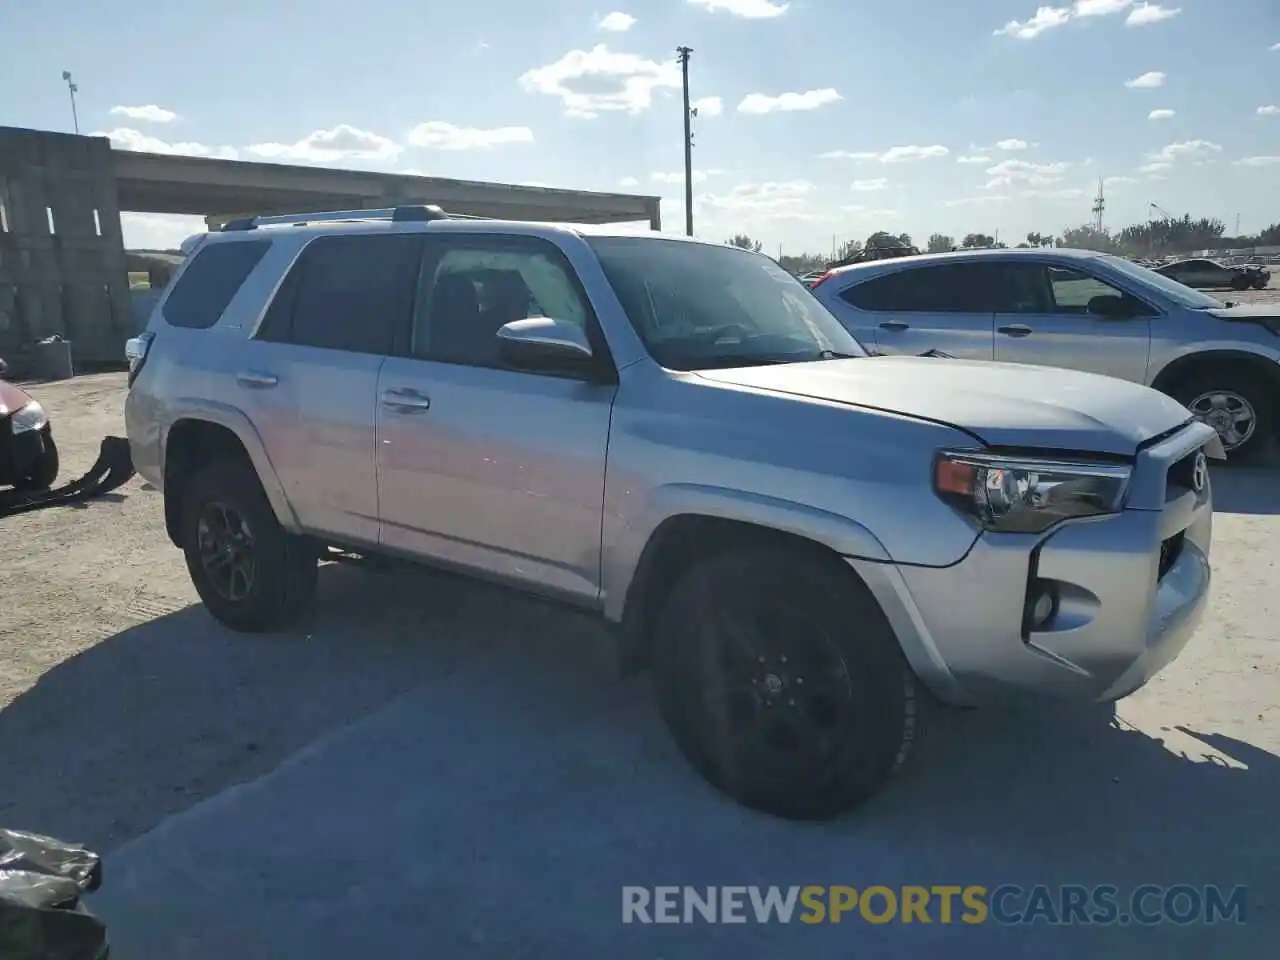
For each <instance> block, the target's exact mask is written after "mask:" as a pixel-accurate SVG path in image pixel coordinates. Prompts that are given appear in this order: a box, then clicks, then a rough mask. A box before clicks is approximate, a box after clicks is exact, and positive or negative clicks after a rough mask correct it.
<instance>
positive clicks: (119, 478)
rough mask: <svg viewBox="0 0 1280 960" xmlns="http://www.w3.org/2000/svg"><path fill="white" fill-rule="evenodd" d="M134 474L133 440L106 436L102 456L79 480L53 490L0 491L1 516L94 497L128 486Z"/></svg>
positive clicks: (99, 455)
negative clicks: (131, 450) (131, 444)
mask: <svg viewBox="0 0 1280 960" xmlns="http://www.w3.org/2000/svg"><path fill="white" fill-rule="evenodd" d="M133 475H134V469H133V459H132V457H131V456H130V454H129V441H128V440H126V439H125V438H124V437H104V438H103V440H102V447H101V449H100V450H99V452H98V459H97V460H96V461H94V464H93V466H92V467H90V468H89V471H88V472H87V473H85V475H84V476H82V477H80V478H79V479H78V480H73V481H71V482H70V483H66V484H63V485H62V486H60V487H53V488H52V489H49V490H31V491H27V490H6V491H0V517H8V516H12V515H13V514H17V513H27V512H29V511H32V510H43V509H45V508H46V507H61V506H68V505H70V504H73V503H80V502H82V501H85V500H91V499H93V498H94V497H100V496H102V495H103V494H104V493H110V492H111V491H112V490H115V489H116V488H117V487H120V486H122V485H124V484H125V483H127V482H128V481H129V480H130V478H132V477H133Z"/></svg>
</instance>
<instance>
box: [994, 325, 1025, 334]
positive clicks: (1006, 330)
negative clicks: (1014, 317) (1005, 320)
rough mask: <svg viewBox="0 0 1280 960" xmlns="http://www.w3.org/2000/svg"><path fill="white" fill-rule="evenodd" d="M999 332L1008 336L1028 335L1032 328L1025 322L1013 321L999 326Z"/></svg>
mask: <svg viewBox="0 0 1280 960" xmlns="http://www.w3.org/2000/svg"><path fill="white" fill-rule="evenodd" d="M996 331H997V332H998V333H1003V334H1004V335H1005V336H1006V337H1028V336H1030V335H1031V333H1032V330H1031V328H1030V327H1028V326H1027V325H1026V324H1025V323H1011V324H1009V325H1008V326H1007V327H997V328H996Z"/></svg>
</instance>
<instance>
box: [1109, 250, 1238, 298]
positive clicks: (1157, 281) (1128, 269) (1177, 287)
mask: <svg viewBox="0 0 1280 960" xmlns="http://www.w3.org/2000/svg"><path fill="white" fill-rule="evenodd" d="M1100 259H1102V260H1103V261H1105V262H1106V264H1107V265H1108V266H1109V267H1111V269H1113V270H1115V271H1117V272H1119V273H1123V274H1126V275H1128V276H1130V277H1133V278H1134V279H1135V280H1137V281H1138V282H1140V283H1143V284H1145V285H1147V286H1149V287H1155V288H1156V289H1157V290H1159V291H1160V292H1161V293H1163V294H1164V295H1165V296H1166V297H1168V298H1169V299H1170V300H1173V301H1174V302H1175V303H1178V304H1180V305H1181V306H1184V307H1189V308H1191V309H1192V310H1209V309H1213V308H1221V307H1225V306H1226V304H1225V303H1223V302H1222V301H1221V300H1216V299H1214V298H1213V297H1211V296H1209V295H1208V294H1207V293H1201V292H1200V291H1199V290H1193V289H1192V288H1191V287H1188V286H1186V285H1185V284H1181V283H1179V282H1178V281H1177V280H1170V279H1169V278H1168V277H1166V276H1165V275H1164V274H1162V273H1157V272H1156V271H1154V270H1151V269H1149V268H1148V267H1140V266H1138V265H1137V264H1136V263H1131V262H1129V261H1128V260H1124V259H1122V258H1120V257H1113V256H1110V255H1109V254H1108V255H1104V256H1102V257H1101V258H1100Z"/></svg>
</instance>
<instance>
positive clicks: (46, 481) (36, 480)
mask: <svg viewBox="0 0 1280 960" xmlns="http://www.w3.org/2000/svg"><path fill="white" fill-rule="evenodd" d="M43 443H44V452H43V453H41V454H40V458H39V459H38V460H37V461H36V465H35V467H34V468H32V471H31V473H30V474H29V475H28V476H25V477H23V478H21V479H20V480H19V481H18V482H17V483H16V484H15V485H14V487H15V489H17V490H27V491H29V490H48V489H49V488H50V487H52V486H53V482H54V481H55V480H57V479H58V470H59V463H58V446H57V444H55V443H54V442H53V437H52V436H50V435H49V434H48V433H46V434H45V435H44V437H43Z"/></svg>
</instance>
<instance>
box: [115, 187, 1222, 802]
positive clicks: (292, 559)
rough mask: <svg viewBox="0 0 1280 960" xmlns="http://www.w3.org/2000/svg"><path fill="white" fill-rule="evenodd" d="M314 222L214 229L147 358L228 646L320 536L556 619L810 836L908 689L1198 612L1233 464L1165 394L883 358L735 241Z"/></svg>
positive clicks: (987, 680)
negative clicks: (1213, 470)
mask: <svg viewBox="0 0 1280 960" xmlns="http://www.w3.org/2000/svg"><path fill="white" fill-rule="evenodd" d="M356 217H364V218H367V219H364V220H361V221H360V222H341V221H343V220H353V219H354V218H356ZM379 217H380V218H379ZM295 219H297V220H305V219H308V218H295ZM310 221H311V222H309V223H305V224H304V223H293V224H292V225H273V224H272V223H269V222H266V221H256V222H255V221H251V222H248V223H239V224H233V225H232V226H233V229H229V230H226V231H224V232H219V233H215V234H210V235H208V237H207V239H205V240H204V241H203V242H202V243H201V244H200V246H199V248H198V249H197V250H196V252H195V254H194V255H193V256H191V257H190V258H189V259H188V260H187V262H186V264H185V266H184V267H183V268H182V271H181V273H179V274H178V275H177V276H176V278H175V281H174V283H173V284H172V285H171V287H170V288H169V290H168V292H167V294H166V296H165V298H164V299H163V300H162V301H161V302H160V304H159V305H158V306H157V309H156V311H155V313H154V314H153V316H152V317H151V320H150V323H149V325H148V329H147V331H146V333H144V334H143V335H142V336H141V337H139V338H138V339H137V340H135V341H133V342H131V344H130V346H129V353H130V356H131V358H132V365H131V373H130V384H131V386H130V392H129V397H128V403H127V406H126V419H127V422H128V433H129V439H130V442H131V445H132V452H133V457H134V460H135V463H136V465H137V468H138V470H139V471H140V472H141V473H142V474H143V475H144V476H145V477H146V478H147V479H148V480H150V481H151V483H153V484H154V485H155V486H157V487H158V488H160V489H162V490H163V491H164V509H165V521H166V524H167V528H168V533H169V536H170V538H171V539H172V541H173V543H174V544H175V545H176V546H178V547H180V548H181V549H182V550H183V551H184V553H185V555H186V562H187V565H188V568H189V570H190V573H191V577H192V579H193V581H194V582H195V585H196V588H197V589H198V591H199V593H200V596H201V597H202V599H203V601H204V603H205V605H206V606H207V607H208V609H209V611H210V612H211V613H212V614H213V615H214V616H215V617H216V618H217V619H219V620H220V621H222V622H223V623H225V624H227V625H229V626H231V627H233V628H235V629H237V630H270V629H279V628H282V627H285V626H287V625H289V624H290V623H292V622H294V621H295V620H296V619H297V618H298V617H299V616H300V615H301V614H302V613H303V612H304V610H305V608H306V607H307V605H308V603H309V602H310V601H311V599H312V596H313V595H314V593H315V590H316V584H317V557H319V556H320V555H321V554H322V553H324V552H325V551H328V550H331V549H333V548H334V547H339V548H342V549H343V550H345V551H347V552H349V553H354V554H363V555H367V556H373V557H378V558H384V557H385V558H402V559H408V560H413V561H419V562H422V563H426V564H430V565H437V566H440V567H445V568H451V569H454V570H460V571H464V572H467V573H471V574H474V575H476V576H479V577H484V578H487V579H491V580H495V581H498V582H501V583H505V584H509V585H512V586H515V587H518V588H521V589H524V590H528V591H531V592H534V593H537V594H540V595H543V596H545V597H550V598H555V599H559V600H563V601H568V602H569V603H571V604H573V605H576V606H578V607H580V608H584V609H586V610H589V611H594V612H595V613H597V614H599V615H600V616H601V618H602V620H603V621H604V622H605V623H607V624H609V625H611V627H612V628H613V632H614V635H615V636H616V638H617V642H618V643H619V647H620V650H621V653H622V659H623V663H624V664H625V665H627V666H628V667H629V668H638V667H641V666H650V667H652V672H653V675H654V678H655V686H656V690H657V694H658V699H659V703H660V708H661V712H662V714H663V716H664V718H665V720H666V722H667V724H668V725H669V727H670V729H671V731H672V733H673V735H674V738H675V740H676V742H677V743H678V745H679V747H680V748H681V750H682V751H683V752H684V754H685V755H686V756H687V757H688V759H689V760H690V761H691V762H692V764H693V765H694V766H695V767H696V768H697V769H698V770H699V771H700V772H701V773H702V774H703V775H704V776H705V777H706V778H707V779H708V780H709V781H710V782H712V783H713V784H715V785H716V786H717V787H719V788H721V789H723V790H724V791H726V792H727V793H729V794H730V795H732V796H733V797H735V798H737V799H738V800H740V801H741V802H743V803H745V804H748V805H751V806H754V807H757V808H760V809H764V810H769V811H772V812H774V813H776V814H779V815H783V816H790V817H821V816H827V815H831V814H834V813H837V812H839V811H841V810H843V809H845V808H848V807H850V806H852V805H853V804H855V803H857V802H858V801H860V800H861V799H863V798H865V797H867V796H868V795H870V794H871V793H873V792H874V791H875V790H876V789H878V788H879V787H880V786H881V784H882V783H883V782H884V781H885V780H886V779H887V778H889V777H890V776H891V774H893V773H894V771H896V770H897V769H898V768H899V767H900V766H901V764H902V763H903V761H904V759H905V758H906V756H907V754H908V752H909V750H910V747H911V745H912V742H913V740H914V739H915V738H916V736H917V731H918V724H919V722H920V715H921V713H920V711H921V707H922V705H923V704H924V703H925V702H926V700H925V699H924V698H922V696H921V694H922V691H928V692H930V693H931V694H932V695H933V696H936V697H937V698H939V699H941V700H943V701H947V702H951V703H957V704H968V705H971V704H978V703H982V702H988V701H992V700H997V699H1000V698H1003V697H1006V696H1016V695H1019V694H1021V695H1026V694H1030V695H1033V696H1039V695H1054V696H1061V697H1068V698H1076V699H1082V700H1086V701H1098V700H1102V701H1106V700H1112V699H1115V698H1118V697H1123V696H1125V695H1126V694H1128V693H1129V692H1131V691H1132V690H1134V689H1136V688H1137V687H1139V686H1141V685H1142V684H1143V683H1145V682H1146V681H1147V680H1148V679H1150V677H1151V676H1152V675H1153V674H1154V673H1155V672H1156V671H1158V670H1159V669H1161V668H1162V667H1163V666H1164V665H1165V664H1167V663H1169V661H1170V660H1172V659H1173V658H1174V657H1175V656H1176V655H1177V654H1178V653H1179V651H1180V650H1181V649H1182V647H1183V645H1184V644H1185V643H1186V642H1187V640H1188V638H1189V636H1190V635H1191V633H1192V632H1193V630H1194V629H1195V626H1196V623H1197V622H1198V620H1199V618H1200V616H1201V612H1202V610H1203V608H1204V606H1205V601H1206V595H1207V591H1208V588H1209V559H1208V557H1209V544H1210V530H1211V526H1212V512H1213V511H1212V503H1211V495H1210V486H1209V478H1208V471H1207V469H1206V459H1205V458H1206V455H1209V456H1220V455H1221V449H1220V445H1219V443H1218V440H1217V436H1216V435H1215V434H1214V432H1213V431H1212V430H1211V429H1210V428H1208V427H1207V426H1205V425H1204V424H1201V423H1197V422H1196V421H1195V420H1193V419H1192V417H1191V416H1190V414H1189V413H1188V412H1187V410H1186V409H1185V408H1184V407H1182V406H1181V405H1180V404H1178V403H1177V402H1175V401H1173V400H1171V399H1169V398H1168V397H1165V396H1164V395H1162V394H1160V393H1157V392H1156V391H1154V390H1149V389H1147V388H1146V387H1142V386H1138V385H1135V384H1131V383H1125V382H1124V381H1121V380H1115V379H1111V378H1107V377H1098V376H1091V375H1087V374H1081V373H1072V372H1068V371H1061V370H1047V369H1042V368H1034V367H1015V366H1010V365H1007V364H993V363H972V362H967V361H964V360H952V359H930V358H914V357H903V358H869V357H867V355H866V354H865V352H864V351H863V350H862V348H861V347H860V346H859V344H858V342H857V341H856V340H855V338H854V337H852V336H851V335H850V334H849V333H848V332H847V331H846V330H845V329H844V328H843V327H841V325H840V324H839V323H837V322H836V320H835V318H834V317H832V316H831V314H830V313H829V312H828V311H827V310H826V309H824V308H823V307H822V305H821V304H820V303H819V302H818V301H817V300H816V299H814V297H813V296H812V295H811V294H810V293H809V292H808V291H807V290H806V289H805V288H804V286H803V285H801V284H800V283H799V282H798V281H797V280H795V279H794V278H792V277H791V276H790V275H789V274H787V273H786V272H785V271H784V270H782V269H781V268H780V267H779V266H778V265H777V264H775V263H774V262H773V261H771V260H770V259H768V258H767V257H764V256H761V255H759V254H754V253H750V252H748V251H744V250H739V249H736V248H733V247H726V246H720V245H714V244H707V243H701V242H697V241H692V240H687V239H684V238H678V237H671V236H667V235H661V234H655V233H648V232H645V233H627V232H623V231H620V230H617V229H607V228H597V227H572V226H558V225H549V224H532V223H506V222H496V221H479V220H474V219H469V220H464V219H454V218H450V217H448V216H447V215H446V214H443V213H441V212H440V211H439V210H438V209H437V208H430V207H422V208H399V209H397V210H395V211H387V212H385V213H384V214H381V215H379V214H376V213H362V214H346V215H336V216H332V217H330V218H329V219H328V220H325V218H323V217H313V218H310ZM930 702H931V701H930Z"/></svg>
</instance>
